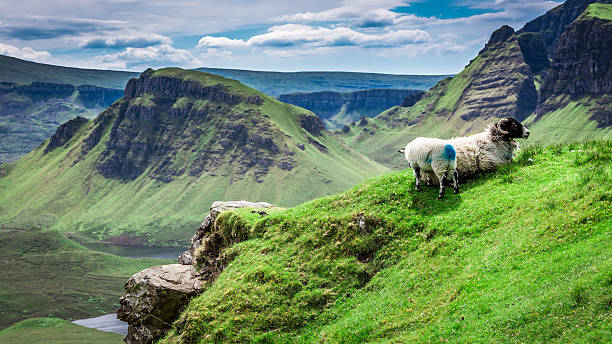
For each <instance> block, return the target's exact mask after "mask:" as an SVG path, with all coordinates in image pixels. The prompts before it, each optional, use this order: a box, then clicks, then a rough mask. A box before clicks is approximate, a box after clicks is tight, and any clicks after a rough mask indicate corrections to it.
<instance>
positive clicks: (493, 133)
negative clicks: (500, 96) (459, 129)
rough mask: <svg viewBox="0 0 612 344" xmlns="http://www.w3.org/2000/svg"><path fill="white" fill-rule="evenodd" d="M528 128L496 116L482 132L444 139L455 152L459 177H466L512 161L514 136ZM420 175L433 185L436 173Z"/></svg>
mask: <svg viewBox="0 0 612 344" xmlns="http://www.w3.org/2000/svg"><path fill="white" fill-rule="evenodd" d="M528 137H529V129H527V127H525V126H524V125H522V124H521V123H520V122H519V121H517V120H516V119H515V118H512V117H507V118H502V119H500V120H499V121H498V122H497V123H495V124H490V125H489V127H488V128H487V129H485V130H484V131H483V132H481V133H478V134H474V135H470V136H465V137H456V138H453V139H450V140H446V141H445V142H447V143H449V144H451V145H452V146H453V147H454V148H455V151H456V152H457V172H458V174H459V178H460V179H461V180H466V179H470V178H472V177H474V176H476V175H477V174H479V173H481V172H491V171H494V170H495V169H496V168H497V166H499V165H501V164H504V163H508V162H510V161H511V160H512V156H513V155H514V152H515V151H516V150H517V149H519V144H518V142H516V141H515V140H514V139H517V138H524V139H526V138H528ZM422 177H423V178H426V179H427V182H428V184H430V180H433V182H434V184H437V183H438V181H437V180H436V179H437V178H436V176H435V175H432V174H431V173H428V174H427V175H425V176H422Z"/></svg>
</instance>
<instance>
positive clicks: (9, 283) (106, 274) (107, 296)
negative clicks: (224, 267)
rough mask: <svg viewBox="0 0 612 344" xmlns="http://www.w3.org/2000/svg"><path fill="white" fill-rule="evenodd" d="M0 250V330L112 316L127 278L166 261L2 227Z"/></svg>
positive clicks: (52, 233)
mask: <svg viewBox="0 0 612 344" xmlns="http://www.w3.org/2000/svg"><path fill="white" fill-rule="evenodd" d="M0 247H2V250H1V252H0V264H1V265H2V274H0V328H5V327H7V326H9V325H11V324H14V323H16V322H18V321H20V320H23V319H27V318H32V317H60V318H63V319H71V320H76V319H82V318H89V317H94V316H99V315H103V314H107V313H112V312H114V311H115V310H116V309H117V307H118V306H119V296H120V295H121V293H122V285H123V283H124V282H125V280H126V279H127V278H129V277H130V276H131V275H132V274H134V273H136V272H138V271H140V270H143V269H146V268H149V267H151V266H154V265H159V264H164V263H167V260H161V259H133V258H122V257H118V256H114V255H111V254H106V253H101V252H96V251H91V250H89V249H87V248H85V247H83V246H81V245H79V244H77V243H75V242H74V241H71V240H69V239H67V238H66V237H64V236H63V235H62V234H60V233H59V232H57V231H53V230H44V231H43V230H35V229H31V230H11V229H2V230H0ZM0 333H2V332H0ZM0 342H2V336H1V335H0Z"/></svg>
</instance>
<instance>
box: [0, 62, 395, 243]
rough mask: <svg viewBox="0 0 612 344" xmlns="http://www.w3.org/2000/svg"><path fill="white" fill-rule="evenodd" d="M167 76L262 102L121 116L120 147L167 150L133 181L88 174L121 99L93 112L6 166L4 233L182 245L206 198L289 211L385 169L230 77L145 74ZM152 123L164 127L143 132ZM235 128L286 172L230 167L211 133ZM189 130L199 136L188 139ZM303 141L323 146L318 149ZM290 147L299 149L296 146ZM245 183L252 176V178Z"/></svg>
mask: <svg viewBox="0 0 612 344" xmlns="http://www.w3.org/2000/svg"><path fill="white" fill-rule="evenodd" d="M177 76H179V77H180V78H184V79H185V80H191V81H197V82H199V83H201V84H202V85H203V86H207V85H213V84H215V85H217V84H222V85H224V86H225V87H226V88H227V89H228V90H229V91H230V92H231V93H232V94H235V95H241V96H244V97H252V96H257V97H259V98H260V99H261V100H262V102H261V104H260V105H255V104H247V103H240V104H237V105H235V106H232V107H228V106H227V105H218V104H216V103H214V102H208V101H201V100H198V99H187V98H180V99H178V100H176V102H175V103H174V104H173V105H172V107H181V106H184V104H193V105H189V106H192V107H193V108H195V107H197V106H200V105H201V106H211V107H212V108H213V109H217V108H220V109H221V110H220V111H219V112H215V114H209V115H208V117H207V120H206V121H202V120H201V119H200V118H201V117H190V118H189V119H187V120H185V121H180V120H175V119H172V118H170V116H169V115H168V114H167V113H162V114H160V118H159V120H158V121H156V122H152V121H142V120H125V121H124V123H126V128H128V129H129V128H137V129H138V130H139V131H138V133H137V134H135V135H137V137H132V136H130V135H128V137H127V138H124V139H125V140H126V142H136V143H146V142H147V141H148V140H162V139H163V141H164V142H163V144H164V145H168V146H170V147H171V151H170V153H168V155H165V156H162V157H161V158H155V159H158V160H159V161H156V162H155V163H153V164H152V165H150V166H149V167H148V168H147V170H146V171H145V172H144V173H142V174H141V175H140V176H138V178H136V179H134V180H129V181H122V180H120V179H116V178H106V177H104V176H102V175H101V174H100V173H99V172H98V170H97V166H98V165H99V164H100V161H102V160H104V159H105V158H106V156H103V155H102V153H103V152H104V151H105V148H106V147H107V142H108V141H109V140H110V136H111V134H110V133H111V128H112V127H113V125H114V121H116V120H117V117H118V116H119V109H120V107H121V106H122V104H121V102H122V101H119V102H117V103H115V105H113V106H111V107H109V108H108V109H107V110H106V111H104V112H103V113H101V114H100V115H99V117H98V119H100V120H99V121H98V120H96V121H94V122H90V123H89V124H87V125H84V126H83V127H82V128H81V129H80V131H79V132H78V133H77V134H75V136H74V137H73V138H72V139H71V140H70V141H69V142H68V143H67V144H66V145H65V146H63V147H59V148H56V149H55V150H53V151H51V152H49V153H47V154H44V149H45V147H46V146H47V144H48V140H47V141H46V142H45V143H43V144H42V145H41V146H40V147H39V148H37V149H36V150H34V151H32V152H31V153H29V154H28V155H26V156H25V157H24V158H22V159H20V160H19V161H17V162H15V163H13V164H11V165H9V166H8V167H6V172H5V176H4V177H0V223H3V224H7V225H9V226H13V227H31V226H38V227H44V228H53V229H58V230H62V231H77V230H85V231H88V232H89V233H92V234H94V235H96V236H98V237H117V236H120V235H122V234H128V235H130V236H132V237H143V238H144V239H143V240H144V241H146V243H148V244H156V245H160V244H164V245H171V246H172V245H175V246H176V245H184V244H185V243H186V242H188V240H189V238H190V237H191V235H192V234H193V229H194V228H196V227H197V225H198V224H199V223H200V222H201V221H202V219H203V218H204V217H205V215H206V213H207V212H208V210H209V207H210V205H211V203H212V202H213V201H216V200H236V199H249V200H258V201H268V202H272V203H274V204H277V205H279V206H291V205H296V204H298V203H301V202H304V201H307V200H310V199H314V198H316V197H321V196H323V195H328V194H332V193H336V192H340V191H342V190H345V189H347V188H349V187H351V186H353V185H355V184H356V183H360V182H362V181H364V180H365V179H366V178H368V177H371V176H375V175H380V174H382V173H384V172H385V171H387V169H386V168H385V167H383V166H381V165H379V164H377V163H375V162H373V161H372V160H370V159H368V158H366V157H365V156H363V155H361V154H359V153H357V152H356V151H354V150H353V149H351V148H349V147H348V146H346V145H344V144H343V143H342V142H341V141H340V140H339V139H337V138H336V136H335V135H333V134H332V133H330V132H327V131H322V132H321V133H320V134H319V135H316V136H315V135H313V134H311V133H309V132H308V131H306V130H305V129H304V128H303V127H302V126H301V125H300V122H299V120H300V118H302V116H304V115H312V113H310V112H309V111H307V110H304V109H302V108H298V107H296V106H292V105H289V104H285V103H281V102H279V101H277V100H275V99H273V98H271V97H269V96H267V95H265V94H263V93H261V92H259V91H256V90H254V89H251V88H249V87H247V86H245V85H243V84H241V83H239V82H238V81H235V80H230V79H225V78H222V77H219V76H216V75H212V74H206V73H201V72H196V71H184V70H180V69H162V70H158V71H156V72H154V74H153V76H152V77H153V78H161V77H177ZM151 99H153V98H150V97H149V98H148V100H147V97H146V96H141V97H137V98H134V99H132V100H130V104H136V103H138V104H144V105H145V106H146V105H147V104H148V103H147V102H152V103H154V100H151ZM215 111H217V110H215ZM230 113H232V114H238V115H234V118H230V117H229V116H228V115H227V114H230ZM213 116H214V117H213ZM312 116H314V115H312ZM104 118H107V119H108V122H105V120H103V119H104ZM254 121H256V122H257V125H256V126H255V125H254V124H253V123H254ZM104 123H106V124H104ZM153 123H154V124H155V125H160V126H163V127H164V128H166V129H165V130H163V131H162V130H159V131H158V134H155V135H152V134H151V130H154V129H155V127H154V125H153ZM237 124H242V125H244V127H245V128H247V130H248V131H249V133H255V134H257V135H259V136H261V137H264V138H265V137H267V138H270V139H272V140H274V142H276V144H277V146H278V147H280V151H281V152H282V151H286V152H291V153H286V154H290V158H291V159H292V160H293V161H294V162H295V167H294V168H293V169H291V170H286V169H281V168H279V167H278V166H277V165H276V164H275V165H274V166H271V167H270V168H269V169H268V170H267V172H266V173H265V174H264V175H262V176H259V175H257V173H259V170H257V169H254V168H250V169H248V170H247V171H246V172H244V171H238V169H239V168H238V166H240V164H241V163H242V162H244V160H245V159H248V158H249V156H246V157H245V158H244V159H243V158H242V157H241V156H239V157H240V159H238V160H237V159H236V157H235V155H236V154H242V153H241V152H242V148H243V146H241V145H240V144H238V145H235V146H232V147H234V148H232V149H230V150H224V149H225V148H223V147H221V146H220V144H219V141H221V140H222V139H223V137H221V134H220V132H222V131H223V130H227V129H226V128H229V127H231V126H235V125H237ZM104 125H105V126H104ZM98 127H100V128H98ZM96 128H98V129H102V130H101V139H100V141H99V143H98V144H97V145H95V147H93V148H92V149H91V150H90V151H88V153H87V154H86V155H83V154H81V152H82V149H83V147H84V146H86V145H87V142H86V138H88V137H89V135H90V134H91V133H92V131H94V130H97V129H96ZM126 130H127V129H126ZM196 131H199V133H197V134H195V132H196ZM249 135H251V134H249ZM185 137H187V138H186V139H185ZM312 141H316V142H318V143H319V144H321V145H323V146H325V147H326V148H325V149H324V150H321V149H319V148H317V146H316V145H315V144H313V143H311V142H312ZM300 145H303V146H301V147H302V148H303V149H302V148H299V147H300ZM219 151H221V152H223V153H222V154H216V155H212V156H211V155H206V158H205V159H200V160H198V157H199V156H200V154H208V153H210V154H212V152H219ZM130 154H131V153H130ZM264 157H265V156H264ZM166 158H167V159H169V160H165V159H166ZM139 159H140V158H139V157H134V156H132V155H128V156H126V157H123V158H122V160H121V161H127V160H129V161H134V162H135V163H138V162H139V161H140V160H139ZM166 161H168V162H166ZM198 161H204V162H206V163H209V164H211V165H208V166H211V167H210V169H209V170H208V172H202V174H201V175H199V176H192V175H190V174H189V173H188V172H189V171H190V170H191V169H193V168H194V166H195V164H197V163H198ZM162 165H163V166H165V168H167V169H169V170H170V171H172V173H175V172H174V171H181V170H182V171H184V172H183V173H175V174H177V175H173V177H172V181H170V182H162V181H160V180H159V178H157V177H158V175H156V174H155V173H156V172H155V171H156V169H157V167H159V166H162ZM168 174H170V172H168V173H166V172H164V175H168ZM153 177H155V178H153ZM253 178H258V179H257V181H255V180H254V179H253Z"/></svg>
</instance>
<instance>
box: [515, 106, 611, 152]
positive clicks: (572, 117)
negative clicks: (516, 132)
mask: <svg viewBox="0 0 612 344" xmlns="http://www.w3.org/2000/svg"><path fill="white" fill-rule="evenodd" d="M602 100H603V101H606V102H609V99H608V100H606V99H602ZM593 102H595V100H592V99H590V98H588V97H586V98H584V99H580V100H577V101H572V102H570V103H569V104H567V105H566V106H564V107H562V108H560V109H557V110H555V111H552V112H549V113H547V114H545V115H544V116H542V117H538V116H537V115H535V114H534V115H531V116H529V117H528V118H527V119H526V120H525V121H524V122H523V123H524V124H525V125H526V126H527V127H528V128H529V130H530V131H531V133H532V135H531V137H530V138H529V140H528V142H527V141H526V142H525V143H527V144H534V143H554V142H579V141H584V140H589V139H595V138H597V139H608V140H610V139H612V127H599V126H598V125H597V121H593V120H590V119H589V118H590V117H591V111H592V109H593V108H598V107H599V106H597V105H594V104H592V103H593ZM608 106H609V105H608Z"/></svg>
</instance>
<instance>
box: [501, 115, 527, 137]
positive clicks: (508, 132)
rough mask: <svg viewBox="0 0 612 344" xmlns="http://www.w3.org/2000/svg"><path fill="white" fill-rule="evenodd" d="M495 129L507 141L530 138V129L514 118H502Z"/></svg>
mask: <svg viewBox="0 0 612 344" xmlns="http://www.w3.org/2000/svg"><path fill="white" fill-rule="evenodd" d="M495 129H497V131H498V132H499V133H500V134H501V135H502V136H503V138H504V139H505V140H512V139H518V138H523V139H526V138H528V137H529V129H527V127H526V126H524V125H522V124H521V122H519V121H517V120H516V118H514V117H506V118H502V119H500V120H499V122H497V124H495Z"/></svg>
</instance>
